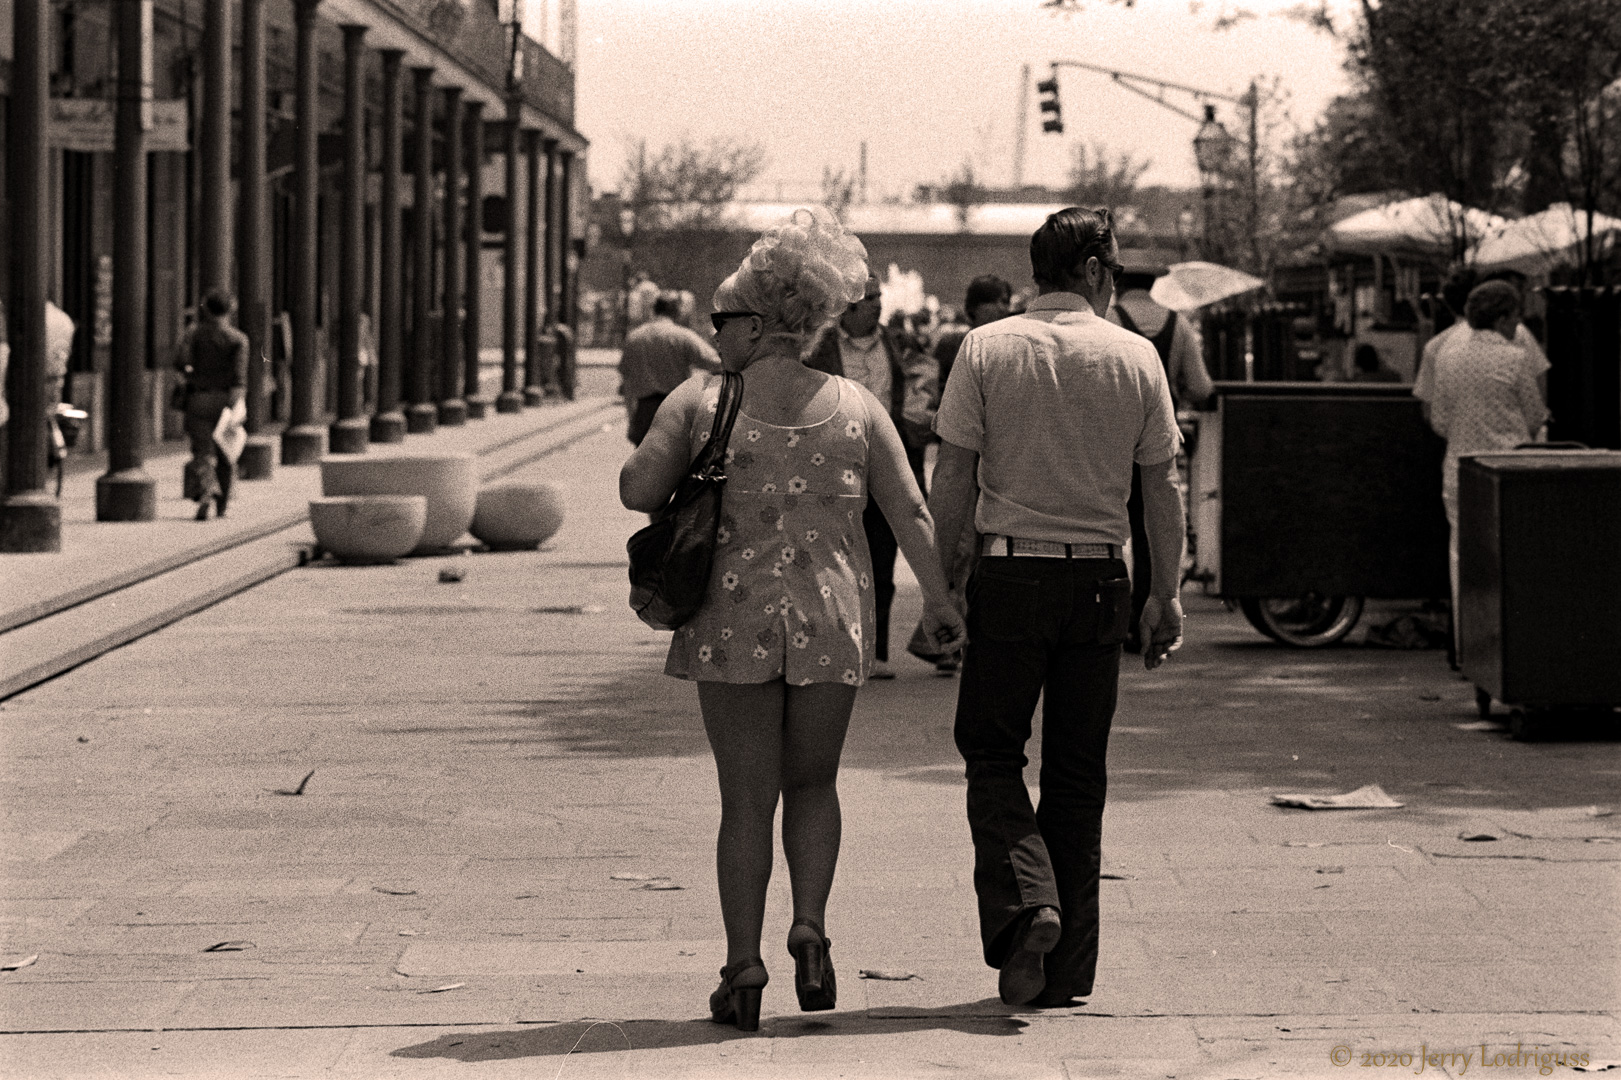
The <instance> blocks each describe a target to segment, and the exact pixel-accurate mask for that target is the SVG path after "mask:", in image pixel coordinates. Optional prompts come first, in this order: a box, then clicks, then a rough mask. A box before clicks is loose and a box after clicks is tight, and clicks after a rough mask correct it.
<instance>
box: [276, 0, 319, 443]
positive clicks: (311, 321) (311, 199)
mask: <svg viewBox="0 0 1621 1080" xmlns="http://www.w3.org/2000/svg"><path fill="white" fill-rule="evenodd" d="M320 3H321V0H293V5H294V10H293V14H294V19H295V21H296V22H297V24H298V37H297V42H296V44H295V46H294V52H295V55H296V56H297V62H296V71H297V74H296V76H295V79H296V81H295V83H294V94H295V96H296V101H295V104H294V117H295V119H294V125H293V126H294V134H295V138H296V140H297V142H296V145H295V147H294V151H293V154H294V156H293V235H292V246H293V260H292V262H293V265H292V267H291V270H292V274H291V277H292V286H293V287H292V290H291V291H292V297H291V306H292V309H293V364H292V376H293V379H292V382H293V385H292V394H291V397H292V412H291V415H290V416H289V417H288V427H287V430H286V431H284V432H282V433H281V463H282V464H283V465H313V464H315V463H316V462H317V461H319V460H320V459H321V451H322V449H323V448H324V444H325V442H326V432H325V431H324V430H322V429H321V427H320V426H319V425H317V424H316V422H315V418H316V415H317V409H316V401H317V400H318V397H317V395H319V394H320V392H321V388H320V387H319V386H317V385H316V382H315V372H316V364H315V353H316V343H315V341H316V338H315V277H316V273H317V271H318V269H319V267H318V265H317V263H316V257H315V256H316V245H317V243H318V241H319V235H318V222H317V219H316V210H317V205H318V204H317V201H316V200H317V198H318V196H319V191H320V188H319V184H320V163H319V159H318V158H317V156H316V146H317V136H318V135H319V134H320V131H319V128H318V127H317V125H318V124H319V122H320V111H319V109H318V108H317V100H316V95H317V93H318V90H319V87H318V84H317V82H316V78H317V75H318V72H317V70H316V58H315V9H316V7H318V6H319V5H320Z"/></svg>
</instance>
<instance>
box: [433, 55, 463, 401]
mask: <svg viewBox="0 0 1621 1080" xmlns="http://www.w3.org/2000/svg"><path fill="white" fill-rule="evenodd" d="M444 95H445V292H444V296H445V301H444V308H445V314H444V321H443V322H442V323H440V332H441V335H442V336H441V341H440V343H441V345H442V351H441V355H440V368H439V422H440V423H441V424H444V425H446V426H447V427H455V426H457V425H459V424H465V423H467V402H465V401H463V400H462V397H461V393H462V380H463V377H464V374H463V372H462V312H461V305H462V249H463V245H462V230H461V221H462V218H461V187H462V180H461V156H462V90H461V87H459V86H447V87H445V89H444Z"/></svg>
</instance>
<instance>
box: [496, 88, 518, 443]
mask: <svg viewBox="0 0 1621 1080" xmlns="http://www.w3.org/2000/svg"><path fill="white" fill-rule="evenodd" d="M521 108H522V102H521V101H520V99H519V98H518V95H517V94H515V93H514V94H509V95H508V96H507V119H506V123H505V124H504V125H503V126H502V129H501V138H502V142H503V144H504V146H503V157H502V162H501V163H502V164H503V165H505V166H506V207H507V216H506V220H505V221H503V222H502V223H501V227H502V229H503V230H504V231H503V232H502V234H501V239H502V241H503V245H502V250H501V396H500V397H498V398H496V399H495V411H496V412H503V413H515V412H523V391H521V390H519V389H518V123H519V115H518V114H519V110H520V109H521Z"/></svg>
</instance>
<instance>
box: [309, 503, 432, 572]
mask: <svg viewBox="0 0 1621 1080" xmlns="http://www.w3.org/2000/svg"><path fill="white" fill-rule="evenodd" d="M427 522H428V500H427V499H426V498H424V497H423V496H421V495H338V496H332V497H328V498H323V499H311V500H310V526H311V527H312V528H314V530H315V542H316V543H317V544H319V545H320V546H321V549H322V550H323V551H328V552H331V553H332V555H333V556H334V557H335V558H336V559H337V560H338V561H339V562H345V563H360V564H366V563H391V562H393V561H394V560H395V559H398V558H399V557H400V556H401V555H404V554H406V553H408V552H409V551H411V550H412V549H413V548H415V547H416V546H417V544H418V543H419V542H420V541H421V540H422V529H423V526H425V525H426V524H427Z"/></svg>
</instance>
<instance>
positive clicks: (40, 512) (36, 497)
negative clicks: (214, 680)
mask: <svg viewBox="0 0 1621 1080" xmlns="http://www.w3.org/2000/svg"><path fill="white" fill-rule="evenodd" d="M126 6H133V5H130V4H127V3H125V4H120V5H119V8H120V12H119V19H120V26H121V25H122V23H123V20H124V19H126V18H127V16H126V15H125V13H124V12H123V11H122V8H124V7H126ZM51 7H52V5H50V4H48V3H46V0H16V3H15V5H14V6H13V8H12V43H13V51H12V56H14V57H15V60H14V62H13V65H12V69H11V130H10V132H9V133H8V134H9V136H10V138H9V144H8V146H7V147H6V157H7V162H6V164H7V166H8V168H9V169H10V170H11V172H10V176H9V177H8V180H9V183H8V185H7V186H8V187H9V188H10V194H11V252H10V256H11V264H10V271H11V288H10V294H11V295H10V296H8V297H7V298H6V313H7V318H8V319H9V320H10V341H11V362H10V367H9V369H8V370H7V372H6V385H5V387H4V391H5V395H6V400H7V401H8V402H9V403H10V404H11V420H10V421H9V422H8V423H7V424H6V496H5V501H4V502H0V552H48V551H61V550H62V509H61V507H60V506H58V505H57V502H56V500H55V499H53V498H51V497H50V495H48V494H47V493H46V491H45V471H46V470H45V422H46V418H45V283H46V281H47V280H49V275H48V273H47V270H48V268H49V265H50V264H49V263H48V262H47V260H46V247H45V237H46V235H47V233H48V231H49V229H50V213H49V210H50V201H49V198H48V196H47V180H48V177H49V175H50V173H49V163H50V156H49V151H48V149H47V147H46V143H45V109H46V107H47V104H48V102H49V100H50V69H49V64H50V51H49V49H50V30H49V23H48V22H47V21H46V18H47V16H48V14H49V13H50V10H51Z"/></svg>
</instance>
